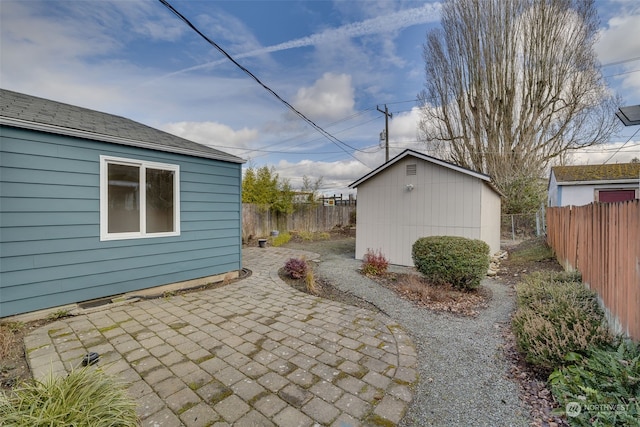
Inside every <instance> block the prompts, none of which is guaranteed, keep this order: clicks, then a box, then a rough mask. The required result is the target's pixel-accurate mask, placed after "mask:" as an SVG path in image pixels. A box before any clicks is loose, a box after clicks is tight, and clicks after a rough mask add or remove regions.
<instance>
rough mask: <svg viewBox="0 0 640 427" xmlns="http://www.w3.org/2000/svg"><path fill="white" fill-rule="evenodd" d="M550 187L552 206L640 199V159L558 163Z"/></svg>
mask: <svg viewBox="0 0 640 427" xmlns="http://www.w3.org/2000/svg"><path fill="white" fill-rule="evenodd" d="M548 188H549V193H548V204H549V206H571V205H573V206H583V205H588V204H589V203H593V202H622V201H625V200H634V199H640V163H613V164H604V165H572V166H555V167H553V168H551V174H550V176H549V187H548Z"/></svg>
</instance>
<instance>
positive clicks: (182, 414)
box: [25, 248, 418, 427]
mask: <svg viewBox="0 0 640 427" xmlns="http://www.w3.org/2000/svg"><path fill="white" fill-rule="evenodd" d="M301 255H305V256H306V258H307V259H313V258H314V257H316V255H315V254H311V253H304V252H300V251H293V250H289V249H283V248H266V249H260V248H248V249H244V251H243V262H244V266H245V267H246V268H248V269H250V270H251V271H252V275H251V276H249V277H246V278H244V279H242V280H239V281H237V282H235V283H232V284H229V285H226V286H223V287H220V288H216V289H208V290H204V291H197V292H192V293H187V294H182V295H176V296H170V297H164V298H157V299H151V300H140V301H136V302H133V303H131V304H116V305H113V306H107V307H104V308H103V309H102V310H97V311H96V310H92V311H90V312H88V313H86V314H82V315H79V316H75V317H72V318H68V319H61V320H58V321H56V322H53V323H51V324H48V325H46V326H43V327H41V328H39V329H38V330H36V331H34V332H33V333H31V334H30V335H29V336H27V337H26V338H25V347H26V348H25V351H26V353H27V355H28V359H29V364H30V367H31V370H32V374H33V375H34V377H36V378H41V377H44V376H46V375H48V374H49V372H50V371H51V369H53V370H54V374H56V375H58V374H59V375H62V374H65V373H66V372H68V371H69V370H71V369H73V368H75V367H77V366H80V364H81V362H82V356H83V355H84V354H86V353H87V352H90V351H95V352H98V353H99V354H100V356H101V359H100V362H99V363H98V365H97V366H101V367H103V369H105V370H106V371H107V372H110V373H112V374H114V375H118V376H119V377H120V378H122V380H123V381H126V382H127V383H128V384H129V392H130V394H131V396H132V397H133V398H134V399H136V401H137V402H138V415H139V417H140V419H141V424H142V425H143V426H147V425H149V426H174V425H175V426H189V427H190V426H207V425H238V426H241V425H247V426H312V425H316V424H317V425H336V426H337V425H339V426H345V427H346V426H359V425H370V424H380V423H383V424H385V425H393V424H397V423H398V422H399V421H400V420H401V418H402V416H403V415H404V413H405V411H406V409H407V406H408V405H409V403H410V402H411V399H412V385H414V384H415V383H416V382H417V380H418V377H417V371H416V366H415V363H416V351H415V347H414V345H413V343H412V342H411V340H410V339H409V337H408V336H407V334H406V333H405V332H404V330H403V329H402V328H401V327H400V326H399V325H398V324H397V323H396V322H394V321H393V320H391V319H389V318H387V317H385V316H382V315H380V314H377V313H373V312H371V311H368V310H365V309H360V308H357V307H353V306H349V305H344V304H341V303H336V302H333V301H329V300H324V299H322V298H319V297H314V296H310V295H307V294H303V293H300V292H298V291H296V290H294V289H292V288H291V287H289V286H288V285H286V284H285V283H283V282H282V281H281V280H280V278H279V277H278V275H277V270H278V269H279V268H280V267H281V266H282V265H284V263H285V261H286V260H287V259H289V258H291V257H294V256H296V257H300V256H301Z"/></svg>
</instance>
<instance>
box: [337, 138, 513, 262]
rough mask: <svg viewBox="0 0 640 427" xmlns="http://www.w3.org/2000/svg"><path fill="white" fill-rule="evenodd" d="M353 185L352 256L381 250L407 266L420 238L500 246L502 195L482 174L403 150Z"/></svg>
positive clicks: (388, 256) (496, 248) (496, 247)
mask: <svg viewBox="0 0 640 427" xmlns="http://www.w3.org/2000/svg"><path fill="white" fill-rule="evenodd" d="M349 187H351V188H357V189H358V194H357V200H358V204H357V211H356V221H357V227H356V254H355V256H356V258H357V259H362V257H363V256H364V255H365V253H366V252H367V250H368V249H371V250H373V251H377V250H380V251H381V252H382V253H383V255H384V256H385V257H386V258H387V259H388V260H389V262H391V263H392V264H397V265H406V266H412V265H413V260H412V258H411V248H412V245H413V243H414V242H415V241H416V240H417V239H419V238H420V237H427V236H438V235H440V236H461V237H467V238H471V239H481V240H483V241H485V242H486V243H487V244H488V245H489V247H490V250H491V253H495V252H497V251H499V250H500V208H501V194H500V192H499V191H498V190H497V189H496V187H495V186H494V185H493V184H492V182H491V178H490V177H489V176H487V175H485V174H482V173H479V172H475V171H472V170H469V169H465V168H463V167H460V166H457V165H454V164H452V163H448V162H445V161H443V160H440V159H436V158H434V157H431V156H427V155H425V154H422V153H419V152H417V151H413V150H405V151H403V152H402V153H401V154H399V155H398V156H396V157H394V158H393V159H391V160H389V162H387V163H385V164H383V165H382V166H380V167H378V168H377V169H375V170H373V171H371V172H370V173H368V174H367V175H365V176H363V177H362V178H360V179H358V180H357V181H355V182H353V183H352V184H350V185H349Z"/></svg>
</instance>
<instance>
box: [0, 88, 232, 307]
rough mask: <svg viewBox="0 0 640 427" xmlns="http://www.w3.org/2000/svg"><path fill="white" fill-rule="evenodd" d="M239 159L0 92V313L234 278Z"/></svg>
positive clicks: (123, 122) (112, 119)
mask: <svg viewBox="0 0 640 427" xmlns="http://www.w3.org/2000/svg"><path fill="white" fill-rule="evenodd" d="M242 163H243V160H242V159H240V158H238V157H235V156H232V155H230V154H226V153H224V152H222V151H219V150H216V149H214V148H211V147H207V146H204V145H200V144H196V143H194V142H191V141H188V140H185V139H183V138H179V137H177V136H174V135H170V134H168V133H165V132H162V131H160V130H157V129H154V128H151V127H148V126H145V125H143V124H140V123H137V122H134V121H132V120H129V119H126V118H123V117H118V116H114V115H111V114H105V113H100V112H97V111H93V110H88V109H85V108H80V107H75V106H72V105H67V104H62V103H59V102H54V101H50V100H46V99H42V98H36V97H33V96H29V95H24V94H20V93H16V92H11V91H8V90H0V317H6V316H9V315H13V314H19V313H25V312H31V311H35V310H39V309H44V308H50V307H57V306H61V305H65V304H70V303H78V302H82V301H86V300H92V299H97V298H103V297H108V296H113V295H118V294H123V293H128V292H134V291H140V290H142V289H146V288H151V287H156V286H159V285H166V284H173V283H176V282H188V283H189V284H194V285H195V284H204V283H209V282H212V281H216V280H221V279H222V278H223V277H224V276H225V275H232V276H234V277H235V276H237V275H238V271H239V270H240V269H241V235H242V234H241V218H242V216H241V209H242V208H241V206H242V205H241V199H240V194H241V168H242Z"/></svg>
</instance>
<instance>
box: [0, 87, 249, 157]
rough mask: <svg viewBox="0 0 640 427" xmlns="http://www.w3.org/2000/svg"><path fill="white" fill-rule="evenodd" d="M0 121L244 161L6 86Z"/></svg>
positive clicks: (1, 94) (2, 92)
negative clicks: (9, 88)
mask: <svg viewBox="0 0 640 427" xmlns="http://www.w3.org/2000/svg"><path fill="white" fill-rule="evenodd" d="M0 124H2V125H6V126H14V127H20V128H26V129H33V130H40V131H44V132H49V133H56V134H61V135H67V136H75V137H80V138H88V139H94V140H98V141H106V142H111V143H115V144H122V145H131V146H135V147H143V148H148V149H152V150H159V151H167V152H171V153H180V154H187V155H190V156H196V157H204V158H209V159H215V160H223V161H228V162H233V163H244V160H243V159H241V158H240V157H236V156H234V155H231V154H228V153H225V152H223V151H220V150H217V149H215V148H211V147H208V146H206V145H202V144H198V143H195V142H193V141H189V140H187V139H184V138H180V137H178V136H175V135H171V134H169V133H167V132H163V131H161V130H158V129H155V128H152V127H150V126H147V125H143V124H142V123H138V122H135V121H133V120H130V119H127V118H124V117H120V116H115V115H113V114H107V113H101V112H99V111H94V110H89V109H87V108H82V107H76V106H74V105H69V104H64V103H61V102H56V101H51V100H48V99H44V98H38V97H35V96H31V95H25V94H22V93H18V92H13V91H10V90H6V89H0Z"/></svg>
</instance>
